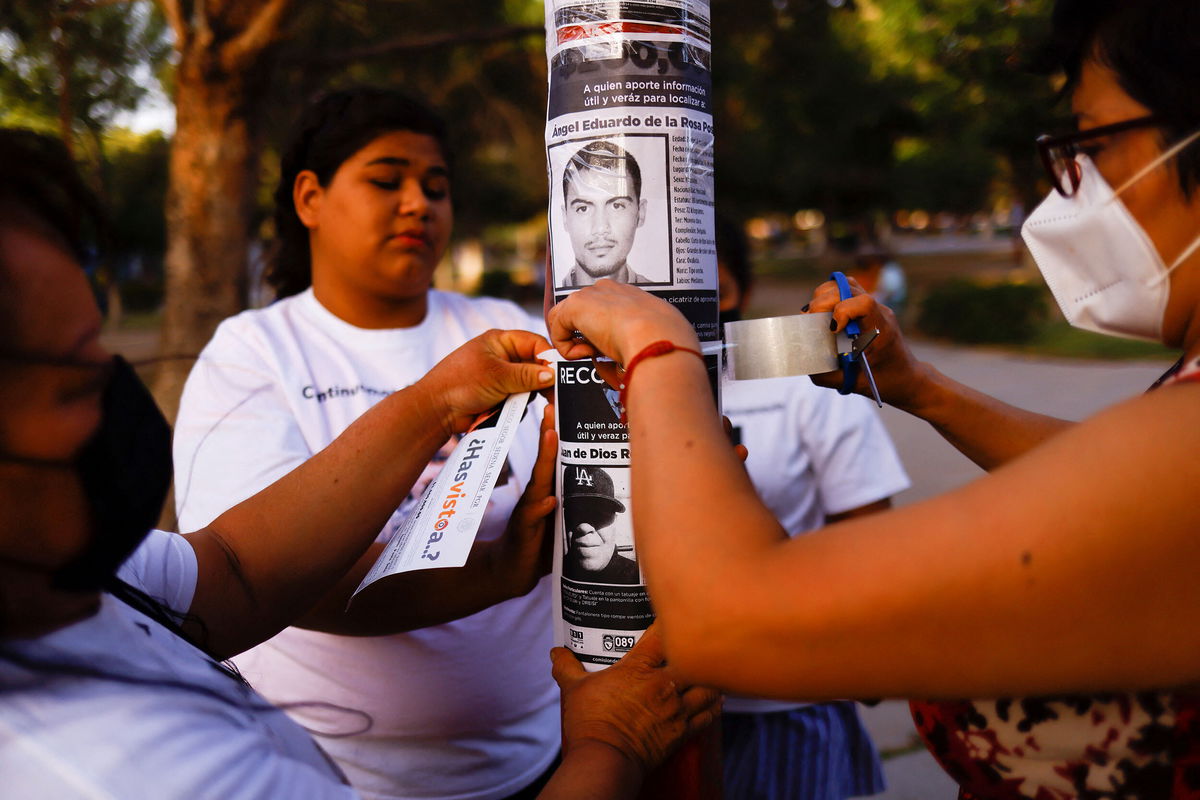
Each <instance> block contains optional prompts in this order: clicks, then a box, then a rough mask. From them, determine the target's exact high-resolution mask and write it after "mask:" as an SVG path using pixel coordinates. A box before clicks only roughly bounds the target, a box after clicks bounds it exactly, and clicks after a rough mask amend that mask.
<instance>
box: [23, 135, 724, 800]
mask: <svg viewBox="0 0 1200 800" xmlns="http://www.w3.org/2000/svg"><path fill="white" fill-rule="evenodd" d="M94 211H95V206H94V204H93V203H92V202H91V201H90V200H89V196H88V194H87V192H86V191H84V189H83V187H82V185H81V183H80V182H79V179H78V176H77V175H76V174H75V173H74V169H73V167H72V166H71V163H70V160H69V158H68V157H67V155H66V151H65V149H64V148H63V147H62V146H61V144H59V143H57V142H52V141H50V140H46V139H44V138H42V137H39V136H37V135H34V134H30V133H27V132H14V131H7V130H0V287H2V288H3V290H2V291H0V326H2V329H0V333H2V334H3V337H2V345H0V776H2V780H3V784H2V788H0V794H3V795H4V796H5V797H22V798H25V797H30V798H32V797H38V798H43V797H44V798H56V799H57V798H96V797H106V798H109V797H111V798H141V797H155V798H177V799H178V800H190V799H191V798H197V797H220V798H247V800H249V799H250V798H263V797H288V798H292V797H295V798H344V799H345V800H350V799H351V798H354V797H357V796H358V795H357V794H356V793H355V792H354V790H353V789H352V788H351V787H350V786H349V785H348V784H347V783H346V782H345V778H344V777H343V775H342V774H341V772H340V771H339V770H338V769H337V768H336V767H335V766H334V765H333V764H332V762H330V760H329V759H328V757H327V756H326V755H325V754H324V753H323V752H322V751H321V749H320V747H318V746H317V745H316V743H315V742H314V741H313V740H312V738H311V737H310V736H308V735H307V734H306V733H305V732H304V730H302V729H301V728H300V727H299V726H297V725H296V724H295V723H294V722H292V721H291V720H290V719H288V717H287V716H286V715H285V714H283V713H282V712H280V711H279V710H278V709H276V708H274V707H273V706H271V705H270V704H269V703H267V702H266V701H265V700H263V698H262V697H261V696H259V695H258V694H257V693H256V692H254V691H253V690H252V689H251V688H250V687H249V686H248V685H247V684H246V683H245V682H244V681H242V680H241V679H240V677H239V676H238V675H237V674H236V673H235V672H233V671H232V670H230V669H229V668H228V667H225V666H224V665H222V664H221V662H220V659H224V658H228V657H230V656H232V655H235V654H236V653H238V652H240V651H241V650H243V649H245V648H246V647H250V646H253V645H255V644H257V643H258V642H260V641H262V640H264V639H266V638H267V637H269V636H271V635H273V634H274V633H275V632H276V631H278V630H279V629H280V628H282V627H283V626H284V625H286V624H288V622H289V621H290V620H291V619H293V618H295V617H297V616H298V615H300V614H301V613H303V612H304V611H305V609H306V608H308V607H309V606H310V605H311V603H312V599H313V598H314V597H316V596H318V595H320V594H321V593H323V592H325V591H326V590H328V589H329V587H331V586H332V585H333V584H334V583H335V582H336V581H337V580H338V578H339V577H340V576H342V575H343V574H344V573H345V571H346V570H347V569H348V568H349V567H350V566H351V565H352V564H353V563H354V561H355V559H356V558H357V557H358V556H359V555H360V554H361V553H362V551H363V550H364V549H365V548H366V547H367V546H368V545H369V544H370V542H371V541H372V540H373V539H374V537H375V535H376V533H377V531H378V530H379V526H380V525H381V524H382V522H383V520H385V519H386V518H387V516H388V515H389V514H390V513H391V511H392V509H393V508H394V507H395V505H396V502H397V499H398V498H400V497H403V496H404V494H405V493H406V492H408V490H409V488H410V487H411V486H412V483H413V481H414V480H415V478H416V477H417V475H418V474H419V473H420V471H421V469H422V467H423V466H424V464H425V463H426V461H427V460H428V459H429V457H430V456H431V455H432V454H433V453H434V452H435V451H436V450H437V448H438V447H439V446H440V445H441V443H442V442H443V441H444V440H445V437H446V436H447V435H448V434H449V433H451V432H453V431H462V430H465V429H466V428H467V426H468V425H470V424H471V421H472V419H473V418H474V417H475V416H476V415H478V414H479V413H480V412H482V411H484V410H486V409H488V408H489V407H491V406H492V405H494V404H495V403H496V402H498V401H499V400H500V399H502V398H503V397H505V396H506V395H508V394H510V393H512V392H515V391H528V390H532V389H538V388H544V387H546V386H547V385H548V384H549V383H551V381H552V378H551V373H550V371H549V370H547V369H545V367H544V366H543V365H540V364H538V363H537V362H536V360H535V353H536V352H538V351H539V350H541V349H542V348H544V347H545V346H546V342H545V340H544V339H542V338H541V337H540V336H536V335H534V334H531V333H528V332H523V331H507V332H499V331H493V332H490V333H488V334H486V335H484V336H481V337H478V338H476V339H473V340H471V341H470V342H468V343H467V344H465V345H464V346H463V347H461V348H459V349H457V350H456V351H454V352H453V353H451V354H450V355H449V356H447V358H446V359H445V360H443V361H442V362H441V363H439V364H438V365H437V366H435V367H434V368H433V369H432V370H430V371H429V374H428V375H427V376H425V377H424V378H422V380H420V381H418V382H416V383H414V384H413V385H411V386H408V387H406V388H404V389H402V390H401V391H398V392H396V393H394V394H393V395H391V396H389V397H387V398H386V399H383V400H381V401H380V402H379V403H378V404H377V405H376V407H375V408H373V409H372V410H371V411H370V412H368V413H367V414H364V415H363V416H362V417H361V418H360V419H359V420H357V421H356V422H355V423H354V425H352V426H351V427H350V428H348V429H347V430H346V431H345V433H344V434H343V435H342V436H340V437H338V438H337V439H336V440H335V441H333V442H331V443H330V445H329V446H328V447H326V448H325V449H324V450H323V451H322V452H321V453H319V454H317V455H316V456H314V457H313V459H311V460H310V461H309V462H307V463H305V464H303V465H301V466H300V467H299V468H297V469H296V470H295V471H293V472H292V473H290V474H289V475H287V476H284V477H283V478H281V479H280V480H279V481H278V482H276V483H274V484H273V485H271V486H268V487H266V488H264V489H263V491H261V492H259V493H257V494H256V495H255V496H254V497H252V498H250V499H248V500H246V501H245V502H243V503H241V504H239V505H237V506H235V507H234V508H231V509H230V510H229V511H227V512H226V513H224V514H222V515H221V516H220V517H219V518H218V519H216V520H215V521H214V522H213V524H212V525H210V526H207V527H204V528H201V529H199V530H197V531H196V532H194V533H191V534H187V535H186V536H181V535H178V534H173V533H166V532H163V531H153V530H151V526H152V525H153V523H154V521H155V520H156V519H157V518H158V515H159V513H160V511H161V507H162V504H163V501H164V499H165V497H166V493H167V489H168V487H169V485H170V481H171V455H170V447H171V441H170V436H171V432H170V428H169V427H168V425H167V423H166V420H164V419H163V417H162V414H161V412H159V410H158V408H157V406H156V405H155V404H154V400H153V399H152V398H151V396H150V394H149V392H148V391H147V390H146V388H145V386H144V385H142V383H141V382H140V380H139V379H138V377H137V374H136V373H135V372H134V371H133V369H132V368H131V367H130V365H129V364H128V363H126V362H125V361H123V360H121V359H120V358H113V357H111V356H110V355H109V354H108V353H106V352H105V350H104V348H103V347H102V346H101V344H100V342H99V331H100V326H101V318H100V314H99V311H98V309H97V308H96V304H95V301H94V299H93V297H92V293H91V290H90V288H89V286H88V282H87V279H86V278H85V275H84V272H83V269H82V267H81V266H80V254H81V253H82V252H83V244H84V242H85V238H84V237H85V235H86V233H87V229H88V228H89V227H92V228H94V227H95V226H94V225H89V223H95V222H96V221H97V218H96V215H95V214H94ZM463 376H471V377H470V378H469V379H464V377H463ZM549 440H550V441H552V440H553V437H552V436H551V437H549ZM542 491H543V492H544V491H545V488H544V487H542ZM347 498H352V501H351V502H347V501H346V499H347ZM531 522H532V521H531ZM537 527H538V526H536V525H532V524H531V525H530V526H529V528H530V531H527V535H526V536H525V537H523V538H524V539H525V541H524V542H523V543H522V544H520V545H518V547H517V549H518V550H521V549H528V550H532V551H538V550H540V549H541V547H540V543H539V539H540V538H541V537H540V536H539V535H537ZM530 534H532V535H530ZM296 552H300V553H303V558H290V557H289V555H290V554H293V553H296ZM505 563H507V562H505ZM457 572H460V573H461V574H462V575H463V577H462V580H463V582H464V584H467V583H469V581H471V580H480V579H486V571H481V570H479V569H478V566H475V567H472V566H470V565H469V566H468V567H467V568H465V569H464V570H462V571H457ZM403 583H404V579H400V581H398V582H393V583H392V584H391V586H390V587H389V589H388V593H389V594H390V595H391V598H392V602H395V603H400V602H403V601H404V600H405V599H406V598H407V596H408V595H407V593H406V591H405V590H404V588H403V587H402V584H403ZM464 591H469V586H464ZM418 602H419V599H418ZM647 640H648V647H647V648H645V649H643V650H642V652H641V653H640V654H636V655H635V653H634V652H633V651H631V653H630V655H631V656H635V657H634V658H632V659H631V660H629V661H623V662H622V663H621V664H619V665H618V666H617V667H614V668H613V670H610V671H609V672H608V673H605V674H602V675H597V676H594V677H584V674H583V667H582V665H580V664H579V663H578V662H577V661H575V660H574V658H573V657H572V656H571V655H570V654H569V653H567V652H566V651H565V650H563V649H561V648H560V649H559V650H557V651H555V653H554V654H553V659H554V672H555V675H556V676H557V677H558V678H559V679H560V680H561V682H562V687H563V704H564V705H563V715H564V717H563V718H564V732H565V741H564V759H563V765H562V767H561V768H560V769H559V772H558V773H556V775H555V776H554V778H553V779H552V781H551V783H550V785H549V787H548V788H547V789H546V791H545V792H544V793H543V795H542V797H543V800H549V798H564V799H565V798H572V799H573V798H577V797H596V798H605V797H607V798H619V797H631V796H633V794H635V793H636V790H637V784H638V783H639V781H640V777H641V775H642V773H643V772H644V771H645V769H647V768H649V767H651V766H653V765H654V764H655V763H656V762H657V761H658V760H660V759H661V758H662V757H663V756H664V755H665V752H666V750H667V749H669V747H670V746H671V744H672V743H673V742H676V741H678V740H679V737H681V736H682V735H684V734H686V733H687V732H688V731H689V730H693V729H694V728H695V726H696V725H698V724H701V723H704V722H706V721H711V718H712V710H711V706H712V703H713V701H714V700H715V695H713V694H712V693H707V692H702V691H700V690H696V689H687V690H684V691H680V689H679V688H677V684H676V682H675V681H673V680H672V678H673V677H674V676H673V675H672V674H671V673H670V672H669V671H668V670H666V669H664V668H662V666H661V664H662V656H661V650H660V647H659V644H658V642H657V637H655V636H653V635H652V636H649V637H643V641H647ZM465 688H469V687H465ZM310 699H312V698H310ZM313 705H319V706H321V707H322V708H324V709H325V710H326V711H327V712H329V713H330V714H331V715H334V716H331V719H332V720H333V721H334V722H336V721H337V720H339V719H341V720H345V719H346V718H347V717H350V718H351V721H352V722H353V723H354V724H360V723H362V722H363V721H364V719H365V720H366V721H367V722H368V723H369V715H366V714H362V713H358V714H353V713H347V710H346V709H337V708H335V707H333V706H331V705H330V704H328V703H324V704H322V703H314V704H313ZM339 712H340V715H339ZM343 724H344V723H343ZM429 780H430V783H431V784H433V783H436V780H437V778H436V776H434V777H430V779H429Z"/></svg>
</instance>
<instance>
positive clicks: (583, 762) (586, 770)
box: [538, 742, 644, 800]
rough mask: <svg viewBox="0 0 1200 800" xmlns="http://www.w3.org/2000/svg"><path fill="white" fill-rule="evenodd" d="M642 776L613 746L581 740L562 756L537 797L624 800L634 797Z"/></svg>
mask: <svg viewBox="0 0 1200 800" xmlns="http://www.w3.org/2000/svg"><path fill="white" fill-rule="evenodd" d="M643 777H644V776H643V775H642V771H641V770H640V769H639V768H638V767H637V766H636V765H635V764H634V763H633V761H631V760H630V759H629V758H628V757H627V756H625V755H624V754H622V753H621V752H620V751H619V750H617V749H616V748H615V747H612V746H610V745H606V744H602V743H600V742H585V743H583V744H580V745H577V746H575V747H572V748H571V750H570V752H568V753H567V754H565V755H564V756H563V761H562V764H561V765H560V766H559V768H558V769H557V770H555V772H554V776H553V777H552V778H551V779H550V782H549V783H547V784H546V788H545V789H542V791H541V792H540V793H539V794H538V800H626V798H634V797H637V794H638V791H639V790H640V789H641V787H642V779H643Z"/></svg>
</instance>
